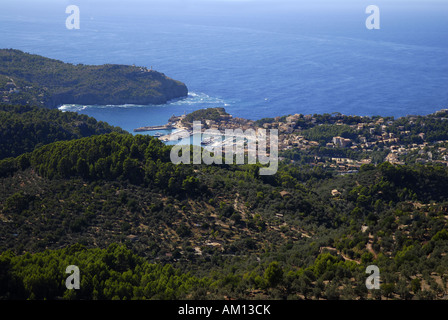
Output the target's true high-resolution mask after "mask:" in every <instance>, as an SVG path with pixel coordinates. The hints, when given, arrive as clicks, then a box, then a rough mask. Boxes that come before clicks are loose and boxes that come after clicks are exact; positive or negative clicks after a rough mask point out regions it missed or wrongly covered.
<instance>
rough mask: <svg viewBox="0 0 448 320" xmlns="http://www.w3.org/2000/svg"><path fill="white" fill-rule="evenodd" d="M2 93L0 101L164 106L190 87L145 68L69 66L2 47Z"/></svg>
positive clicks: (0, 69) (0, 73)
mask: <svg viewBox="0 0 448 320" xmlns="http://www.w3.org/2000/svg"><path fill="white" fill-rule="evenodd" d="M0 92H1V93H2V96H3V97H2V100H0V103H5V104H27V105H33V106H44V107H48V108H56V107H58V106H59V105H61V104H87V105H96V104H99V105H111V104H163V103H166V102H167V101H168V100H172V99H176V98H183V97H186V96H187V94H188V89H187V87H186V86H185V84H183V83H181V82H179V81H176V80H173V79H171V78H168V77H167V76H165V75H164V74H162V73H159V72H157V71H154V70H149V69H147V68H146V67H136V66H126V65H116V64H105V65H84V64H77V65H73V64H70V63H64V62H62V61H59V60H54V59H49V58H46V57H42V56H38V55H33V54H29V53H24V52H22V51H19V50H12V49H2V50H0Z"/></svg>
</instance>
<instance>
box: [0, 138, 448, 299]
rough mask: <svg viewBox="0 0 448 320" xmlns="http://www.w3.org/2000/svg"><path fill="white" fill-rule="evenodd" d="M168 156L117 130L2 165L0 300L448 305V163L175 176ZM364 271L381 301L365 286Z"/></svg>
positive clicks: (286, 166) (194, 169)
mask: <svg viewBox="0 0 448 320" xmlns="http://www.w3.org/2000/svg"><path fill="white" fill-rule="evenodd" d="M169 152H170V147H169V146H166V145H164V144H163V143H161V142H160V141H158V140H157V139H155V138H153V137H149V136H141V135H137V136H132V135H129V134H119V133H111V134H105V135H98V136H91V137H86V138H81V139H75V140H71V141H58V142H54V143H51V144H48V145H45V146H42V147H40V148H38V149H36V150H34V151H32V152H28V153H25V154H23V155H21V156H19V157H16V158H10V159H5V160H3V161H1V162H0V176H1V178H0V180H1V184H0V185H1V192H0V204H1V206H0V221H1V222H0V231H1V232H0V246H1V248H2V249H1V250H2V251H3V253H2V254H1V256H0V263H1V266H0V267H1V268H2V270H4V272H2V278H1V279H0V281H1V282H2V283H3V285H2V286H1V287H2V292H1V295H2V296H3V297H5V298H11V297H16V296H18V297H20V298H36V299H42V298H49V299H56V298H61V297H63V298H87V299H95V298H106V299H112V298H120V299H124V298H126V299H130V298H137V299H143V298H185V299H188V298H209V299H210V298H211V299H223V298H224V297H232V298H253V297H255V298H263V299H265V298H276V299H277V298H281V299H286V298H288V299H319V298H324V299H360V298H361V299H366V298H379V297H382V298H394V299H410V298H415V299H427V298H430V299H437V298H443V297H446V292H447V291H446V290H447V280H448V279H447V276H446V275H447V270H448V257H447V256H446V252H447V249H448V232H447V217H448V213H447V211H448V201H447V199H448V191H446V190H447V189H446V188H444V184H445V182H446V181H447V178H448V170H447V168H446V167H445V166H441V165H424V166H423V165H413V166H399V165H397V166H392V165H390V164H388V163H383V164H380V165H377V166H375V165H364V166H363V167H362V168H361V170H360V172H359V173H356V174H352V175H345V176H340V175H335V174H334V172H331V171H328V170H326V169H325V168H323V167H319V166H317V167H312V166H307V165H298V164H291V163H281V165H280V168H279V171H278V173H277V174H276V175H274V176H260V175H258V169H259V168H258V166H257V165H245V166H232V165H221V166H202V165H196V166H189V165H179V166H175V165H173V164H172V163H171V162H170V158H169ZM115 244H120V246H116V245H115ZM79 245H81V246H79ZM71 246H75V247H73V248H75V249H70V248H71ZM69 260H70V261H69ZM53 261H54V262H53ZM72 261H74V262H72ZM68 263H70V264H77V263H79V267H80V268H82V270H84V271H83V272H84V273H83V274H84V275H85V276H84V278H83V280H82V281H84V282H81V286H82V287H83V290H80V291H71V292H70V291H68V290H66V289H65V287H64V286H63V283H61V281H63V277H64V276H66V275H65V273H63V269H64V267H66V266H65V264H68ZM370 264H375V265H377V266H378V267H379V268H380V270H381V280H382V287H381V290H373V291H368V290H367V289H366V286H365V279H366V273H365V269H366V267H367V265H370ZM171 267H173V269H171ZM181 274H185V275H183V276H181ZM170 277H171V278H172V281H171V280H168V279H170ZM165 278H166V279H167V281H161V280H160V279H165ZM44 287H48V288H50V289H48V290H47V291H45V290H44V289H43V288H44ZM5 288H6V289H5Z"/></svg>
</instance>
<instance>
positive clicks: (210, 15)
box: [0, 0, 448, 131]
mask: <svg viewBox="0 0 448 320" xmlns="http://www.w3.org/2000/svg"><path fill="white" fill-rule="evenodd" d="M375 2H376V5H377V6H378V8H379V9H380V17H381V20H380V29H379V30H368V29H367V28H366V26H365V21H366V19H367V17H368V16H369V14H366V12H365V11H366V7H367V6H368V5H370V4H371V3H370V2H367V1H364V0H342V1H323V0H316V1H313V2H312V5H311V4H309V3H310V1H300V0H297V1H286V0H277V1H273V0H264V1H262V0H260V1H256V0H254V1H250V0H246V1H242V0H232V1H231V0H202V1H201V0H189V1H186V0H185V1H184V0H165V1H143V0H130V1H120V2H118V1H113V0H111V1H105V0H97V1H87V0H80V1H73V2H72V1H63V0H61V1H51V0H43V1H31V0H28V1H25V0H17V1H8V2H7V1H2V2H1V3H0V30H1V31H0V48H15V49H20V50H23V51H26V52H30V53H34V54H39V55H43V56H47V57H50V58H55V59H59V60H63V61H65V62H70V63H74V64H77V63H83V64H105V63H117V64H130V65H132V64H135V65H138V66H146V67H152V68H153V69H155V70H157V71H160V72H162V73H164V74H166V75H167V76H169V77H172V78H174V79H177V80H180V81H182V82H184V83H185V84H186V85H187V87H188V88H189V92H190V93H189V96H188V97H187V98H185V99H179V100H175V101H171V102H169V103H168V104H166V105H160V106H135V105H121V106H73V105H65V106H63V107H62V109H63V110H66V111H76V112H79V113H82V114H87V115H90V116H93V117H95V118H97V119H98V120H103V121H107V122H109V123H110V124H112V125H117V126H120V127H122V128H124V129H125V130H128V131H132V130H133V129H134V128H137V127H140V126H147V125H157V124H165V123H166V122H167V120H168V118H169V117H170V116H171V115H173V114H175V115H180V114H183V113H185V112H187V113H188V112H191V111H194V110H197V109H201V108H206V107H224V108H226V110H227V111H228V112H229V113H231V114H232V115H234V116H236V117H244V118H249V119H255V120H256V119H260V118H264V117H275V116H281V115H287V114H295V113H302V114H314V113H332V112H340V113H343V114H352V115H354V114H356V115H385V116H395V117H399V116H404V115H408V114H428V113H432V112H434V111H436V110H439V109H442V108H448V19H447V18H448V1H417V0H411V1H403V0H401V1H400V0H388V1H384V0H379V1H375ZM70 4H75V5H77V6H78V7H79V9H80V29H79V30H69V29H67V28H66V26H65V20H66V19H67V17H68V16H69V14H67V13H66V12H65V10H66V7H67V6H68V5H70Z"/></svg>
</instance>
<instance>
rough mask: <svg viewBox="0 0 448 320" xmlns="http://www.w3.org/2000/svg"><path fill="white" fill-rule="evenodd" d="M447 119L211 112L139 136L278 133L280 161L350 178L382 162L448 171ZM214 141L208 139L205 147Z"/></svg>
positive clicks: (447, 115) (443, 115)
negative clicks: (196, 129)
mask: <svg viewBox="0 0 448 320" xmlns="http://www.w3.org/2000/svg"><path fill="white" fill-rule="evenodd" d="M447 120H448V109H442V110H440V111H437V112H435V113H433V114H430V115H426V116H414V115H410V116H405V117H401V118H397V119H394V118H393V117H379V116H376V117H375V116H374V117H370V116H346V115H342V114H339V113H333V114H323V115H303V114H294V115H288V116H282V117H275V118H265V119H261V120H257V121H254V120H248V119H243V118H238V117H233V116H232V115H230V114H228V113H227V112H225V110H224V109H223V108H210V109H201V110H198V111H195V112H193V113H191V114H188V115H185V114H184V115H181V116H174V115H173V116H172V117H171V118H170V119H169V121H168V124H167V125H165V126H159V127H145V128H138V129H136V130H134V131H136V132H142V131H147V130H159V129H171V130H173V131H171V133H168V134H158V135H157V136H158V138H159V139H160V140H162V141H176V140H177V139H179V138H180V137H185V136H190V135H191V134H192V123H193V121H200V122H201V124H202V129H203V131H204V130H206V129H216V130H219V131H220V132H224V131H225V130H226V129H241V130H243V131H246V130H248V129H254V130H255V131H257V130H259V129H266V130H267V131H269V130H270V129H277V130H278V134H279V136H278V142H279V144H278V149H279V152H280V156H281V157H280V160H286V161H288V160H289V161H291V162H296V161H302V162H303V163H307V164H309V165H313V166H323V167H328V168H333V169H335V170H337V171H339V172H340V173H341V174H344V173H353V172H356V171H358V170H359V168H360V167H361V166H362V165H363V164H370V163H379V162H382V161H388V162H390V163H391V164H397V165H400V164H409V163H421V164H424V163H439V164H442V165H445V166H448V151H447V150H448V136H447V133H448V121H447ZM211 142H212V141H210V139H209V140H207V139H204V140H203V142H202V145H208V144H210V143H211ZM299 159H300V160H299Z"/></svg>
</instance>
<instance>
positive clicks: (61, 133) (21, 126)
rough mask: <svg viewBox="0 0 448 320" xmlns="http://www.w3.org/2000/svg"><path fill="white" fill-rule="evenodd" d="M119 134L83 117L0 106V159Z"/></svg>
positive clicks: (113, 129)
mask: <svg viewBox="0 0 448 320" xmlns="http://www.w3.org/2000/svg"><path fill="white" fill-rule="evenodd" d="M110 132H120V133H125V131H123V130H122V129H120V128H117V127H112V126H110V125H109V124H107V123H105V122H102V121H97V120H96V119H94V118H91V117H88V116H86V115H80V114H77V113H74V112H62V111H59V110H48V109H42V108H38V107H30V106H1V105H0V159H4V158H8V157H16V156H19V155H21V154H22V153H25V152H30V151H33V150H34V149H35V148H38V147H40V146H43V145H45V144H48V143H51V142H55V141H60V140H72V139H77V138H82V137H88V136H92V135H98V134H104V133H110Z"/></svg>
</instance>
